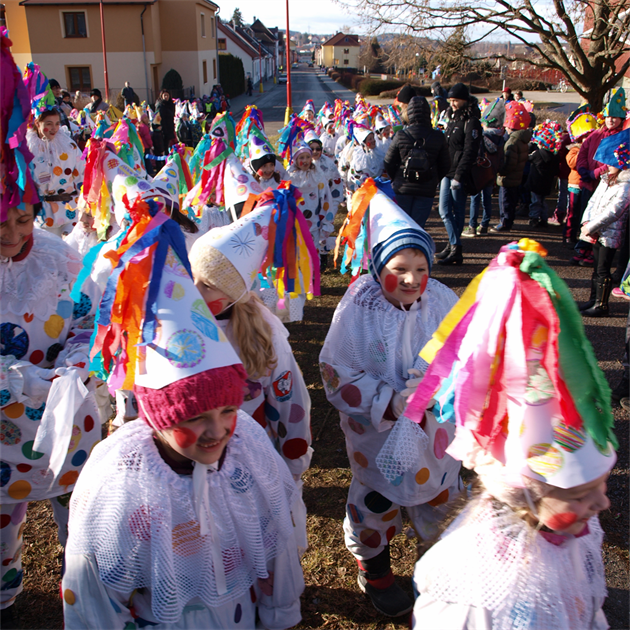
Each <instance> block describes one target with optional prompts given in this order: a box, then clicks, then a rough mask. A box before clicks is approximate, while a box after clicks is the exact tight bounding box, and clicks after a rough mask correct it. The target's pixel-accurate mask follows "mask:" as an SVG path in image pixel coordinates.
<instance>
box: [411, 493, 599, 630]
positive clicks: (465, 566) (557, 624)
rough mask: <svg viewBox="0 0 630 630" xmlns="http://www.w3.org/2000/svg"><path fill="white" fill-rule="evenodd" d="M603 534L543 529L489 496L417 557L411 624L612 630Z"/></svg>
mask: <svg viewBox="0 0 630 630" xmlns="http://www.w3.org/2000/svg"><path fill="white" fill-rule="evenodd" d="M602 538H603V532H602V528H601V526H600V524H599V520H598V519H597V517H596V516H594V517H592V518H590V519H589V521H588V527H587V529H586V531H585V532H584V533H583V535H581V536H577V537H574V536H561V535H559V534H555V533H551V532H541V531H538V530H535V529H534V528H533V527H531V526H530V525H528V524H527V523H526V522H525V521H524V520H523V519H522V518H521V517H520V516H519V515H518V514H516V513H515V512H514V511H513V510H512V509H511V508H509V507H507V506H505V505H501V504H499V503H498V502H496V501H493V499H492V497H489V496H488V495H486V496H485V497H480V498H479V499H478V500H477V501H474V502H473V503H472V504H469V505H468V506H467V508H466V509H465V511H464V512H462V514H460V515H459V516H458V517H457V519H456V520H455V521H454V522H453V523H452V524H451V526H450V527H449V528H448V529H447V530H446V531H445V532H444V534H443V535H442V538H441V540H440V541H439V542H438V543H437V544H436V545H434V546H433V547H432V548H431V549H429V551H427V553H426V554H424V556H423V557H422V558H421V559H420V560H419V561H418V562H417V563H416V568H415V571H414V582H415V586H416V589H417V591H418V593H419V597H418V599H416V603H415V606H414V610H413V618H412V628H414V629H415V630H422V629H424V628H431V630H513V629H514V628H523V629H524V630H525V629H526V630H535V629H539V628H541V629H542V628H545V629H547V628H553V629H554V630H606V629H607V628H609V627H610V626H609V625H608V622H607V621H606V617H605V615H604V612H603V610H602V604H603V603H604V599H605V597H606V577H605V573H604V563H603V561H602V552H601V546H602Z"/></svg>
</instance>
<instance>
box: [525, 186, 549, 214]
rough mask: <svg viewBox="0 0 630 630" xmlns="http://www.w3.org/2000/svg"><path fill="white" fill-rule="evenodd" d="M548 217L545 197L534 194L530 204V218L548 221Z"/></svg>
mask: <svg viewBox="0 0 630 630" xmlns="http://www.w3.org/2000/svg"><path fill="white" fill-rule="evenodd" d="M547 217H548V212H547V204H546V203H545V195H539V194H538V193H535V192H532V202H531V203H530V204H529V218H530V219H540V220H541V221H546V220H547Z"/></svg>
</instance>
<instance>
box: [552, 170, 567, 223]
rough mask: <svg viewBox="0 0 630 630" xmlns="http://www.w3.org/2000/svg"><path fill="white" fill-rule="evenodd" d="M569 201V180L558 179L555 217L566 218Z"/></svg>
mask: <svg viewBox="0 0 630 630" xmlns="http://www.w3.org/2000/svg"><path fill="white" fill-rule="evenodd" d="M568 201H569V180H568V179H558V201H557V203H556V211H555V213H554V214H555V215H556V216H557V217H558V218H560V219H564V217H566V216H567V206H568Z"/></svg>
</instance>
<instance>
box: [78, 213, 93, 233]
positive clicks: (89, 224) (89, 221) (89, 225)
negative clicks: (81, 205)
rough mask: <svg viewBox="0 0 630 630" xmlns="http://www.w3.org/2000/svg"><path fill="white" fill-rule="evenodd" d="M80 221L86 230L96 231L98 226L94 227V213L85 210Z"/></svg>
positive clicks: (87, 231)
mask: <svg viewBox="0 0 630 630" xmlns="http://www.w3.org/2000/svg"><path fill="white" fill-rule="evenodd" d="M79 221H80V222H81V227H82V228H83V231H84V232H86V233H89V232H96V228H95V227H94V217H93V216H92V215H90V214H88V213H87V212H83V213H82V214H81V218H80V219H79Z"/></svg>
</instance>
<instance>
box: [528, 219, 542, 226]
mask: <svg viewBox="0 0 630 630" xmlns="http://www.w3.org/2000/svg"><path fill="white" fill-rule="evenodd" d="M528 224H529V227H538V226H539V225H540V219H530V220H529V221H528Z"/></svg>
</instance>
